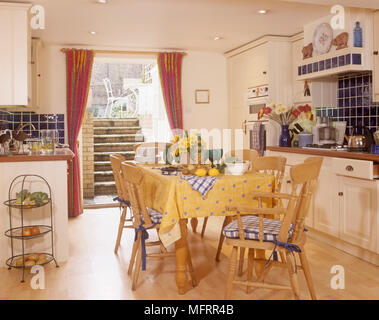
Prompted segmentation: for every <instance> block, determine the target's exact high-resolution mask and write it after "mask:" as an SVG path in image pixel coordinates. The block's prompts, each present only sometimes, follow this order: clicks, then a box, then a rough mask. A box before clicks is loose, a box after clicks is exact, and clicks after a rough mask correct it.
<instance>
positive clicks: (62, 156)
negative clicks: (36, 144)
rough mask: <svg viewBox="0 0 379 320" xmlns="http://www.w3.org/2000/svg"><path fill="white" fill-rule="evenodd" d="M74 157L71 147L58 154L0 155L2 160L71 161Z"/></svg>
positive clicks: (0, 160)
mask: <svg viewBox="0 0 379 320" xmlns="http://www.w3.org/2000/svg"><path fill="white" fill-rule="evenodd" d="M73 158H74V153H73V152H72V151H71V150H70V149H63V150H62V151H59V153H57V154H38V155H28V156H25V155H12V156H0V162H36V161H71V160H72V159H73Z"/></svg>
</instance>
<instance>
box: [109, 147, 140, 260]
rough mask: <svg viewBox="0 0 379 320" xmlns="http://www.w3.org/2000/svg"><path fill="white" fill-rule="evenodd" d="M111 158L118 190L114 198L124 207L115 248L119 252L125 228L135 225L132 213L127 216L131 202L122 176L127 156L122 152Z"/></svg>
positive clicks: (131, 227)
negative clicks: (122, 168)
mask: <svg viewBox="0 0 379 320" xmlns="http://www.w3.org/2000/svg"><path fill="white" fill-rule="evenodd" d="M110 159H111V165H112V171H113V176H114V180H115V184H116V190H117V198H115V199H114V200H117V201H118V202H119V203H120V208H121V209H122V212H121V216H120V223H119V226H118V233H117V239H116V245H115V248H114V252H115V253H116V254H117V252H118V248H119V247H120V241H121V236H122V232H123V230H124V229H133V228H134V227H133V225H132V223H131V222H132V219H131V215H130V218H127V212H128V209H129V208H130V202H129V200H128V198H129V197H128V192H127V189H126V187H125V184H124V183H123V177H122V172H121V163H122V162H124V161H125V157H123V156H122V155H120V154H112V155H110ZM131 165H132V164H131ZM129 210H130V209H129Z"/></svg>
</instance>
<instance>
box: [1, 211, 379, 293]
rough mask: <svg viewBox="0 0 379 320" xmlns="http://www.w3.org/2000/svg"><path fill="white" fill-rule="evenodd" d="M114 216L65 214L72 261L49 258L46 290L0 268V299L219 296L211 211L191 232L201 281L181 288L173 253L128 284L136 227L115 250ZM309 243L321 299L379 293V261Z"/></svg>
mask: <svg viewBox="0 0 379 320" xmlns="http://www.w3.org/2000/svg"><path fill="white" fill-rule="evenodd" d="M118 219H119V210H118V209H116V208H113V209H99V210H87V211H86V212H85V214H84V215H82V216H81V217H79V218H75V219H70V222H69V234H70V239H69V241H70V260H69V262H67V263H65V264H62V265H61V266H60V268H55V266H54V265H53V264H50V265H48V266H46V267H45V270H46V282H45V286H46V288H45V289H44V290H33V289H31V285H30V281H31V278H32V276H33V275H32V274H29V273H28V274H27V277H26V282H25V283H20V280H21V272H20V271H19V270H14V269H13V270H10V271H9V270H8V269H7V268H0V284H1V285H0V299H172V300H177V299H194V300H203V299H223V296H224V288H225V280H226V273H227V268H228V257H227V255H228V254H229V252H230V249H229V248H227V247H226V246H224V251H223V253H224V255H223V256H222V260H221V261H220V262H218V263H216V262H215V260H214V257H215V254H216V246H217V240H218V239H217V238H218V234H219V230H220V228H221V224H222V220H221V219H220V218H218V217H213V218H210V219H209V222H208V226H207V231H206V237H205V239H204V240H201V239H200V236H199V234H198V233H197V234H193V233H192V232H189V241H190V250H191V254H192V259H193V264H194V267H195V272H196V276H197V278H198V280H199V285H198V286H197V287H196V288H194V289H191V290H189V291H188V292H187V293H186V294H185V295H183V296H180V295H178V294H177V288H176V285H175V258H166V259H165V260H155V259H153V260H148V263H147V271H146V272H141V274H140V279H139V284H138V288H137V290H136V291H132V290H131V279H130V277H129V276H128V275H127V273H126V270H127V267H128V264H129V256H130V251H131V243H132V240H133V237H134V234H133V233H132V232H124V235H123V239H122V242H121V248H120V253H119V255H115V254H114V253H113V248H114V243H115V237H116V230H117V226H118ZM200 220H201V219H200ZM200 228H201V222H200V223H199V226H198V229H200ZM152 238H153V237H152ZM170 249H171V250H172V249H173V248H170ZM307 249H308V257H309V261H310V266H311V270H312V273H313V279H314V282H315V287H316V293H317V296H318V298H319V299H378V298H379V268H378V267H375V266H374V265H372V264H370V263H367V262H364V261H362V260H360V259H357V258H354V257H352V256H350V255H348V254H346V253H344V252H342V251H339V250H337V249H334V248H332V247H329V246H328V245H325V244H322V243H318V242H315V241H314V240H309V241H308V244H307ZM333 265H342V266H343V267H344V268H345V289H344V290H333V289H331V287H330V279H331V278H332V276H333V274H331V273H330V269H331V267H332V266H333ZM244 276H245V275H244ZM267 281H279V282H282V283H284V284H286V283H287V282H288V277H287V272H286V271H285V270H282V269H273V270H272V271H271V273H270V275H269V277H268V278H267ZM300 288H301V298H302V299H309V295H308V291H307V290H306V285H305V280H304V277H303V274H302V273H301V272H300ZM233 299H242V300H245V299H292V294H291V292H289V291H280V292H279V291H276V292H274V291H272V290H267V289H251V292H250V294H246V293H245V290H244V288H242V287H238V286H235V287H234V290H233Z"/></svg>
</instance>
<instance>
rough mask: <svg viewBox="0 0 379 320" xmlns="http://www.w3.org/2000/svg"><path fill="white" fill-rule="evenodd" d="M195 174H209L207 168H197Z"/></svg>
mask: <svg viewBox="0 0 379 320" xmlns="http://www.w3.org/2000/svg"><path fill="white" fill-rule="evenodd" d="M195 174H196V175H197V176H198V177H204V176H206V175H207V170H205V169H197V170H196V172H195Z"/></svg>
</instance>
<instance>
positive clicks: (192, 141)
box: [170, 131, 205, 164]
mask: <svg viewBox="0 0 379 320" xmlns="http://www.w3.org/2000/svg"><path fill="white" fill-rule="evenodd" d="M172 142H173V143H174V145H173V147H170V148H171V150H173V157H174V159H175V162H177V163H180V164H190V163H191V162H195V163H196V161H197V156H198V154H199V153H202V151H203V150H204V148H205V141H204V140H203V139H202V138H201V136H200V134H193V135H191V136H189V135H188V132H187V131H186V132H185V133H184V136H183V137H180V136H175V137H174V140H173V141H172Z"/></svg>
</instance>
